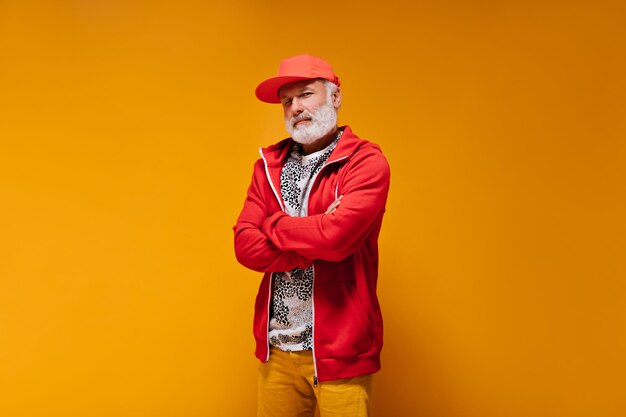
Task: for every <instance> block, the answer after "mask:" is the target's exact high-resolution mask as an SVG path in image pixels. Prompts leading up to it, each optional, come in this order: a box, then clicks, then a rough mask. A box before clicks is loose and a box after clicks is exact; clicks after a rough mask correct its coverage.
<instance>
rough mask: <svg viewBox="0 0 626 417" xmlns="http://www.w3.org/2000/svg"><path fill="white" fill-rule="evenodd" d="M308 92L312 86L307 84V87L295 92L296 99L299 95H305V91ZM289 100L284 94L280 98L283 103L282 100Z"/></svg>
mask: <svg viewBox="0 0 626 417" xmlns="http://www.w3.org/2000/svg"><path fill="white" fill-rule="evenodd" d="M307 90H311V84H307V85H305V86H304V87H300V88H299V89H297V90H296V91H295V94H294V97H295V96H297V95H298V94H302V93H304V92H305V91H307ZM287 98H288V97H287V96H285V95H283V94H281V95H280V96H279V99H280V100H281V101H282V100H284V99H287Z"/></svg>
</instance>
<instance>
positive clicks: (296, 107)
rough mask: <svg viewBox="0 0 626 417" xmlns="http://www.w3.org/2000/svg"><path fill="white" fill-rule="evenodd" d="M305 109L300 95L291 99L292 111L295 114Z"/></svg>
mask: <svg viewBox="0 0 626 417" xmlns="http://www.w3.org/2000/svg"><path fill="white" fill-rule="evenodd" d="M303 111H304V107H302V102H301V101H300V99H299V98H298V97H294V98H293V99H292V100H291V112H292V113H293V114H295V115H298V114H300V113H302V112H303Z"/></svg>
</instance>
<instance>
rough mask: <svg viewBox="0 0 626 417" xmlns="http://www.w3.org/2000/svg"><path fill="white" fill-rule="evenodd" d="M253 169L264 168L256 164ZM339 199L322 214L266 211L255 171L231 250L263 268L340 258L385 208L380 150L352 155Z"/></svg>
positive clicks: (385, 179) (386, 177) (244, 262)
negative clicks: (357, 156)
mask: <svg viewBox="0 0 626 417" xmlns="http://www.w3.org/2000/svg"><path fill="white" fill-rule="evenodd" d="M255 169H263V167H262V165H259V164H257V165H256V166H255ZM347 172H348V173H347V174H346V176H345V178H344V181H343V185H342V192H343V195H341V196H340V197H339V198H337V199H336V200H335V201H334V202H333V203H331V204H330V205H329V207H328V208H327V209H326V211H325V212H324V213H321V214H316V215H311V216H308V217H291V216H289V215H288V214H287V213H284V212H282V211H278V212H276V213H273V214H270V215H269V216H268V213H267V211H266V204H265V202H264V201H263V197H262V195H263V193H261V184H259V181H260V180H261V179H264V174H263V173H260V174H262V175H254V176H253V180H252V184H251V185H250V188H249V189H248V196H247V198H246V202H245V205H244V210H243V211H242V213H241V215H240V217H239V219H238V221H237V225H236V226H235V253H236V255H237V259H238V260H239V262H240V263H241V264H242V265H244V266H246V267H248V268H250V269H253V270H257V271H263V272H282V271H290V270H292V269H293V268H296V267H299V268H305V267H307V266H309V265H311V263H312V261H313V260H314V259H321V260H327V261H341V260H343V259H345V258H346V257H347V256H349V255H350V254H352V253H353V252H354V251H355V250H356V249H358V247H359V246H360V245H361V244H362V243H363V242H364V241H365V239H366V238H367V236H368V234H369V232H370V231H371V226H372V224H374V223H375V222H376V221H377V220H378V219H380V217H382V214H383V212H384V207H385V202H386V199H387V192H388V188H389V166H388V164H387V161H386V160H385V158H384V157H383V156H382V154H381V153H380V152H370V153H369V154H365V155H362V156H360V158H354V160H353V161H351V166H350V167H349V170H348V171H347ZM255 174H257V173H256V172H255Z"/></svg>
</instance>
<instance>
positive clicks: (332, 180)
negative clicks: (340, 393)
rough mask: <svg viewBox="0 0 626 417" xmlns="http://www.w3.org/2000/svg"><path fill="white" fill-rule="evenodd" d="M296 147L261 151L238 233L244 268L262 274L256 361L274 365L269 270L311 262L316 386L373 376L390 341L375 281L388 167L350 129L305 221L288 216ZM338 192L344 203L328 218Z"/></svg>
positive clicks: (316, 187) (287, 143)
mask: <svg viewBox="0 0 626 417" xmlns="http://www.w3.org/2000/svg"><path fill="white" fill-rule="evenodd" d="M293 144H294V142H293V140H292V139H285V140H283V141H281V142H279V143H277V144H275V145H273V146H270V147H268V148H265V149H261V159H259V160H258V161H257V162H256V163H255V165H254V172H253V175H252V183H251V184H250V187H249V189H248V195H247V198H246V200H245V203H244V207H243V210H242V211H241V214H240V215H239V218H238V219H237V224H236V225H235V227H234V230H235V253H236V255H237V259H238V260H239V262H240V263H241V264H242V265H244V266H246V267H247V268H250V269H253V270H255V271H260V272H265V274H264V276H263V280H262V281H261V285H260V287H259V292H258V294H257V299H256V305H255V314H254V328H253V330H254V336H255V339H256V356H257V358H259V360H261V361H263V362H266V361H267V360H268V359H269V342H268V324H269V310H270V303H271V288H272V273H273V272H284V271H291V270H292V269H293V268H296V267H298V268H306V267H308V266H310V265H311V264H312V265H313V267H314V281H313V358H314V362H315V368H316V378H317V380H318V381H320V382H323V381H330V380H335V379H341V378H351V377H355V376H360V375H367V374H371V373H374V372H376V371H378V370H379V369H380V351H381V349H382V344H383V337H382V336H383V334H382V329H383V325H382V316H381V312H380V306H379V303H378V298H377V296H376V282H377V279H378V234H379V232H380V227H381V223H382V219H383V214H384V212H385V202H386V200H387V192H388V190H389V165H388V164H387V160H386V159H385V157H384V156H383V154H382V152H381V150H380V148H379V147H378V146H377V145H375V144H373V143H371V142H368V141H366V140H363V139H360V138H358V137H357V136H356V135H354V134H353V133H352V130H351V129H350V128H349V127H347V126H346V127H345V128H343V134H342V136H341V138H340V139H339V142H338V143H337V146H336V148H335V149H334V151H333V153H332V154H331V155H330V157H329V158H328V161H327V162H326V164H325V165H324V166H323V167H322V169H321V170H320V171H319V173H318V175H317V177H316V179H315V183H314V184H313V187H312V188H311V192H310V195H309V207H308V216H307V217H291V216H289V215H288V214H287V213H286V212H285V211H284V203H283V199H282V196H281V194H280V172H281V169H282V167H283V165H284V163H285V161H286V160H287V158H288V156H289V153H290V151H291V148H292V146H293ZM340 195H343V199H342V200H341V204H340V205H339V207H338V208H337V209H336V210H335V211H334V212H333V213H331V214H324V213H325V211H326V209H327V208H328V206H330V204H331V203H332V202H333V201H335V199H336V198H337V197H339V196H340Z"/></svg>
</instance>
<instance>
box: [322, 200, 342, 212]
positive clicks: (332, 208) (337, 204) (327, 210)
mask: <svg viewBox="0 0 626 417" xmlns="http://www.w3.org/2000/svg"><path fill="white" fill-rule="evenodd" d="M342 198H343V195H340V196H339V197H338V198H337V199H336V200H335V201H333V203H332V204H331V205H330V206H328V208H327V209H326V213H324V214H330V213H332V212H333V211H335V210H337V207H339V204H340V203H341V199H342Z"/></svg>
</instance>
